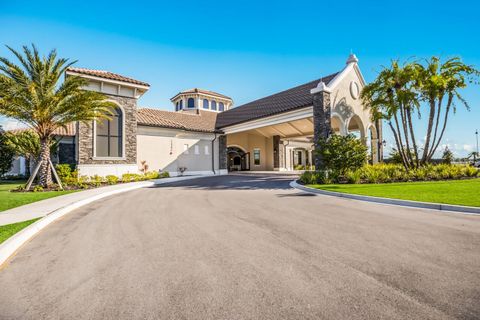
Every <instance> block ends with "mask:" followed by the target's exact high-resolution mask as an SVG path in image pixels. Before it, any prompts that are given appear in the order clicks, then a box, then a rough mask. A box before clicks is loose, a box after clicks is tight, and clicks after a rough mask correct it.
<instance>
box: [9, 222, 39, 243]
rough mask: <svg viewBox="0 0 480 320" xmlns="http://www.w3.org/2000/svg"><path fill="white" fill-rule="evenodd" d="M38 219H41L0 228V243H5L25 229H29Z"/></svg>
mask: <svg viewBox="0 0 480 320" xmlns="http://www.w3.org/2000/svg"><path fill="white" fill-rule="evenodd" d="M38 219H40V218H37V219H32V220H28V221H22V222H17V223H12V224H7V225H4V226H0V243H2V242H4V241H5V240H7V239H8V238H10V237H11V236H13V235H14V234H15V233H17V232H18V231H20V230H22V229H23V228H26V227H28V226H29V225H31V224H32V223H34V222H35V221H37V220H38Z"/></svg>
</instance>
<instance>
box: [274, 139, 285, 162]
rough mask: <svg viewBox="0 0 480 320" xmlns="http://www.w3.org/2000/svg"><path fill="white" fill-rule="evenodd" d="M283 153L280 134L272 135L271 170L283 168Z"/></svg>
mask: <svg viewBox="0 0 480 320" xmlns="http://www.w3.org/2000/svg"><path fill="white" fill-rule="evenodd" d="M284 160H285V154H284V147H283V142H282V141H281V140H280V136H273V170H281V169H284V168H285V163H284V162H285V161H284Z"/></svg>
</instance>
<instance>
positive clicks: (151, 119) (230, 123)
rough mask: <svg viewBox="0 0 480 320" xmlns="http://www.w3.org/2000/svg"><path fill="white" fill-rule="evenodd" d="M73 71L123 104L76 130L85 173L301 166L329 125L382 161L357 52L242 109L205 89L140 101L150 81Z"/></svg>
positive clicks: (217, 171)
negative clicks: (153, 104) (148, 103)
mask: <svg viewBox="0 0 480 320" xmlns="http://www.w3.org/2000/svg"><path fill="white" fill-rule="evenodd" d="M68 76H80V77H83V78H86V79H88V80H89V84H88V86H87V87H86V88H85V89H86V90H95V91H98V92H102V93H104V94H105V95H106V96H107V97H108V99H109V100H111V101H113V102H115V103H116V104H117V108H116V109H115V112H114V116H113V117H112V119H111V120H104V121H102V122H92V123H89V124H84V123H76V124H75V128H74V130H72V131H74V135H73V138H72V139H70V140H69V142H70V143H72V144H73V146H74V147H72V148H71V150H72V153H73V154H72V159H75V160H74V162H75V164H76V165H77V168H78V170H79V171H80V174H82V175H94V174H98V175H102V176H105V175H108V174H115V175H121V174H123V173H127V172H130V173H133V172H139V170H140V169H141V168H142V166H143V165H145V164H146V165H148V170H160V171H168V172H169V173H170V174H171V175H173V176H175V175H177V174H179V173H181V172H183V171H185V172H184V173H185V174H199V175H201V174H212V173H214V174H225V173H227V172H228V171H236V170H258V171H269V170H270V171H273V170H279V171H288V170H295V169H299V168H300V169H301V168H305V167H308V166H309V165H312V164H315V155H314V153H313V150H314V147H315V146H314V141H317V138H318V135H319V128H320V127H321V126H322V125H327V126H328V127H330V128H331V130H332V131H333V132H334V133H337V134H342V135H344V134H347V133H351V132H353V133H355V134H356V135H357V136H358V137H359V138H360V139H362V141H363V142H364V143H365V144H367V145H368V146H369V149H370V150H371V159H372V162H374V163H375V162H378V161H380V160H381V155H382V150H381V148H382V144H381V143H380V141H381V140H382V138H381V137H382V126H381V122H379V121H378V122H373V121H372V119H371V115H370V111H369V110H368V109H365V108H364V106H363V105H362V102H361V100H360V98H359V95H360V92H361V90H362V88H363V86H364V85H365V80H364V78H363V76H362V73H361V71H360V69H359V67H358V59H357V58H356V57H355V55H350V56H349V58H348V60H347V62H346V65H345V66H344V67H343V69H342V70H340V71H339V72H336V73H334V74H331V75H326V76H324V77H321V78H319V79H316V80H313V81H310V82H308V83H305V84H302V85H299V86H296V87H294V88H290V89H287V90H285V91H282V92H279V93H276V94H273V95H270V96H267V97H264V98H261V99H258V100H255V101H252V102H249V103H247V104H244V105H241V106H238V107H235V108H233V100H232V99H231V98H230V97H228V96H226V95H223V94H220V93H216V92H212V91H208V90H202V89H198V88H194V89H190V90H185V91H181V92H179V93H178V94H176V95H175V96H174V97H172V99H171V103H172V104H173V107H172V111H164V110H159V109H157V108H146V107H138V105H137V104H138V99H139V98H140V97H141V96H142V95H143V94H144V93H145V92H147V91H148V90H149V89H150V85H149V84H147V83H145V82H142V81H138V80H135V79H132V78H128V77H125V76H121V75H118V74H114V73H111V72H108V71H99V70H91V69H82V68H69V69H68V70H67V71H66V77H68ZM321 110H324V112H320V111H321Z"/></svg>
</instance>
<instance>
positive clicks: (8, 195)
mask: <svg viewBox="0 0 480 320" xmlns="http://www.w3.org/2000/svg"><path fill="white" fill-rule="evenodd" d="M23 184H25V181H0V211H4V210H8V209H11V208H15V207H19V206H23V205H24V204H28V203H32V202H36V201H40V200H43V199H48V198H52V197H57V196H61V195H64V194H67V193H72V192H75V191H73V190H69V191H46V192H10V190H12V189H15V188H16V187H18V186H20V185H23Z"/></svg>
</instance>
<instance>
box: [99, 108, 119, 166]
mask: <svg viewBox="0 0 480 320" xmlns="http://www.w3.org/2000/svg"><path fill="white" fill-rule="evenodd" d="M122 153H123V115H122V110H120V108H115V109H114V110H112V115H111V116H110V119H104V120H101V121H100V122H97V124H96V132H95V156H97V157H115V158H120V157H122V156H123V154H122Z"/></svg>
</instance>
